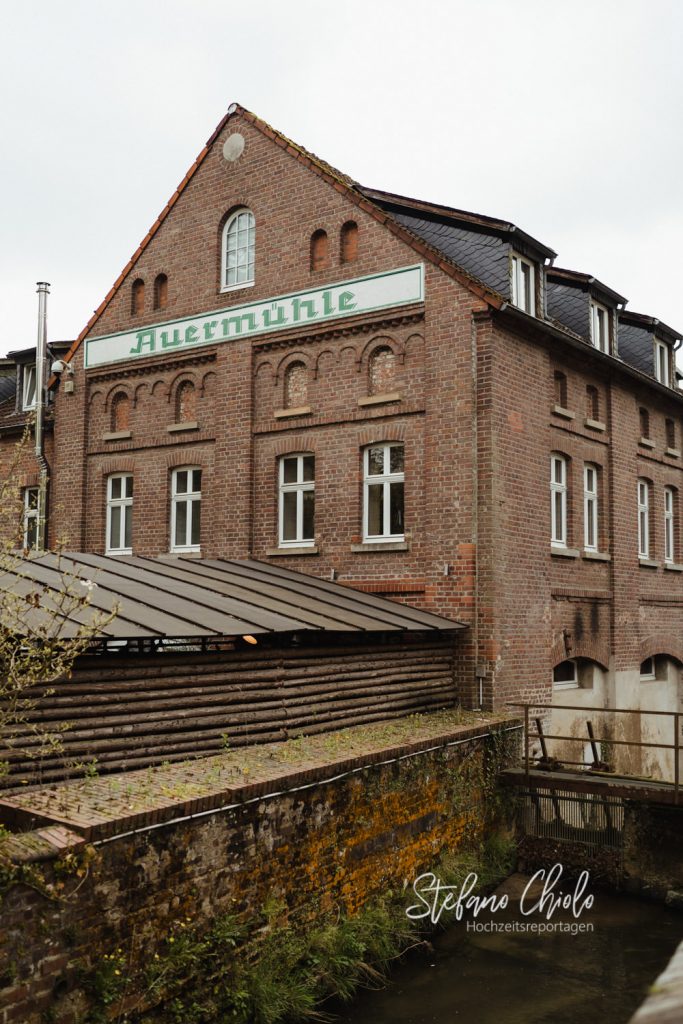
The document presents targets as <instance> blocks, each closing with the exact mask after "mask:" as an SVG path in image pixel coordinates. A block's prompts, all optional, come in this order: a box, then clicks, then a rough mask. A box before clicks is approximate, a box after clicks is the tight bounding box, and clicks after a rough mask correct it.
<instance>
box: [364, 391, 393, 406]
mask: <svg viewBox="0 0 683 1024" xmlns="http://www.w3.org/2000/svg"><path fill="white" fill-rule="evenodd" d="M400 401H401V396H400V394H399V393H398V391H391V392H388V393H387V394H384V395H368V396H367V398H359V399H358V404H359V405H386V404H388V403H389V402H400Z"/></svg>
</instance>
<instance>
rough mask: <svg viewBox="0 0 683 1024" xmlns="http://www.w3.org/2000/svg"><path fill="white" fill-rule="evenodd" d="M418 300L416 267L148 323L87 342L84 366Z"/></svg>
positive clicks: (420, 282) (420, 270)
mask: <svg viewBox="0 0 683 1024" xmlns="http://www.w3.org/2000/svg"><path fill="white" fill-rule="evenodd" d="M423 300H424V267H423V265H422V264H419V265H418V266H415V267H404V268H402V269H401V270H393V271H391V272H390V273H388V274H373V275H372V276H371V277H359V278H356V280H354V281H343V282H342V283H341V284H331V285H327V286H326V287H324V288H315V289H312V290H311V291H305V292H296V293H295V294H293V295H281V296H279V297H278V298H275V299H267V300H266V301H265V302H252V303H250V304H249V305H247V306H231V307H230V308H229V309H220V310H217V311H215V312H213V313H207V314H205V315H203V316H196V317H188V318H187V319H184V320H172V321H170V322H168V323H164V324H153V325H152V326H150V327H143V328H141V329H140V330H137V331H123V332H121V333H120V334H110V335H107V336H105V337H101V338H88V340H87V341H86V343H85V365H86V368H87V369H90V368H92V367H94V366H104V365H106V364H107V363H119V362H122V361H123V360H128V359H142V358H145V357H146V356H158V355H162V354H164V353H168V354H170V353H173V352H178V351H183V350H186V349H190V348H197V347H198V346H201V345H216V344H217V343H219V342H224V341H234V340H235V339H236V338H248V337H256V336H257V335H260V334H268V333H272V332H273V331H282V330H295V329H298V330H302V329H305V328H307V327H310V326H312V325H315V324H317V323H323V322H325V321H327V320H337V319H339V318H341V317H347V316H358V315H359V314H361V313H372V312H374V311H376V310H379V309H388V308H390V307H392V306H405V305H409V304H410V303H413V302H422V301H423Z"/></svg>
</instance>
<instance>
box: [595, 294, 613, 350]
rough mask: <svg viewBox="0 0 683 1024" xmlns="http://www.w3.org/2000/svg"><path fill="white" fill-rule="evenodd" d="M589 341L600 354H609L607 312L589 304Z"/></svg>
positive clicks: (603, 307) (596, 303)
mask: <svg viewBox="0 0 683 1024" xmlns="http://www.w3.org/2000/svg"><path fill="white" fill-rule="evenodd" d="M591 341H592V343H593V345H594V346H595V348H597V349H598V350H599V351H600V352H609V349H610V345H609V310H608V309H606V308H605V306H601V305H600V304H599V303H598V302H591Z"/></svg>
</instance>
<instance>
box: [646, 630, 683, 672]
mask: <svg viewBox="0 0 683 1024" xmlns="http://www.w3.org/2000/svg"><path fill="white" fill-rule="evenodd" d="M658 654H659V655H661V656H662V657H665V658H672V659H673V660H674V661H677V662H679V663H680V664H681V666H683V643H682V642H681V641H680V640H679V639H677V637H676V636H675V635H674V634H673V633H651V634H650V635H649V636H647V637H645V638H644V639H643V640H641V642H640V661H641V664H642V662H644V661H645V660H646V659H647V658H654V657H656V656H657V655H658Z"/></svg>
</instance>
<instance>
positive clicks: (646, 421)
mask: <svg viewBox="0 0 683 1024" xmlns="http://www.w3.org/2000/svg"><path fill="white" fill-rule="evenodd" d="M638 422H639V424H640V436H641V437H644V438H646V439H649V437H650V414H649V412H648V411H647V409H642V408H641V409H639V410H638Z"/></svg>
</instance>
